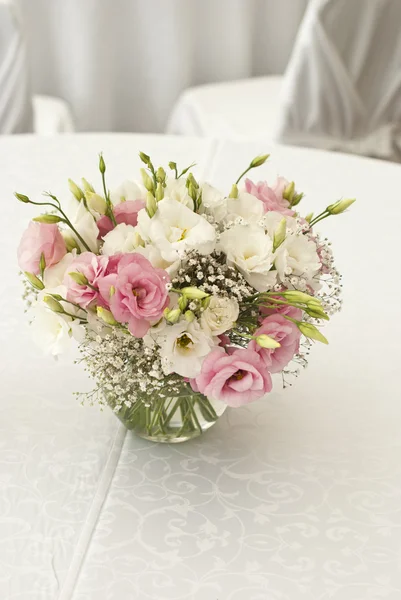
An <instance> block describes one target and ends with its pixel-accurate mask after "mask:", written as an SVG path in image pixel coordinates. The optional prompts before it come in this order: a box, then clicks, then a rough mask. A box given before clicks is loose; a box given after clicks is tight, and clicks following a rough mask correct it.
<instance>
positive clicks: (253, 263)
mask: <svg viewBox="0 0 401 600" xmlns="http://www.w3.org/2000/svg"><path fill="white" fill-rule="evenodd" d="M219 247H220V249H221V250H223V252H224V253H225V254H226V255H227V263H228V264H229V265H231V266H234V267H236V268H237V269H238V270H239V271H240V272H241V273H242V274H243V276H244V277H245V279H246V280H247V281H248V282H249V283H250V284H251V285H252V286H253V287H254V288H255V289H256V290H258V292H264V291H267V290H269V289H270V288H272V287H273V286H274V284H275V283H276V277H277V274H276V272H275V271H271V268H272V266H273V259H274V257H273V242H272V240H271V239H270V237H269V236H268V235H267V234H266V233H265V230H264V229H263V228H262V227H258V226H257V225H236V226H235V227H232V228H231V229H227V230H226V231H224V232H223V233H222V234H221V236H220V246H219Z"/></svg>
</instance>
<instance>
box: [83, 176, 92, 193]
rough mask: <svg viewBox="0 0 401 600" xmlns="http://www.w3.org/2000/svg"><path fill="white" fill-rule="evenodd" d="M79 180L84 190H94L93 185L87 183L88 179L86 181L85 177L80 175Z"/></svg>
mask: <svg viewBox="0 0 401 600" xmlns="http://www.w3.org/2000/svg"><path fill="white" fill-rule="evenodd" d="M81 181H82V188H83V190H84V192H94V191H95V188H94V187H93V185H91V184H90V183H89V181H87V180H86V179H85V177H82V179H81Z"/></svg>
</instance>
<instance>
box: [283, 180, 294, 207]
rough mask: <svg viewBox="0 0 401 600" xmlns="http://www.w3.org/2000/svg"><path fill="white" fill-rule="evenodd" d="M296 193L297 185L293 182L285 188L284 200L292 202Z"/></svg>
mask: <svg viewBox="0 0 401 600" xmlns="http://www.w3.org/2000/svg"><path fill="white" fill-rule="evenodd" d="M294 191H295V183H294V182H293V181H291V183H289V184H288V185H287V187H286V188H285V190H284V192H283V198H284V200H288V202H291V201H292V199H293V197H294ZM291 203H292V202H291Z"/></svg>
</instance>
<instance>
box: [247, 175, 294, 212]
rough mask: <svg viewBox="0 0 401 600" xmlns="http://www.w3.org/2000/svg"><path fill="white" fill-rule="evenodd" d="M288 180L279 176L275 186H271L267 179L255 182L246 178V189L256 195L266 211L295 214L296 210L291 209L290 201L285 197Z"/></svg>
mask: <svg viewBox="0 0 401 600" xmlns="http://www.w3.org/2000/svg"><path fill="white" fill-rule="evenodd" d="M287 184H288V181H287V180H286V179H284V178H283V177H279V178H278V179H277V181H276V183H275V185H274V186H273V187H269V185H268V184H267V181H259V183H253V181H251V180H250V179H245V189H246V191H247V192H248V194H252V196H256V198H258V199H259V200H261V201H262V202H263V204H264V206H265V212H268V211H271V210H273V211H275V212H279V213H281V214H283V215H290V216H293V215H295V212H294V211H293V210H291V209H290V203H289V202H288V200H285V198H283V192H284V190H285V188H286V187H287Z"/></svg>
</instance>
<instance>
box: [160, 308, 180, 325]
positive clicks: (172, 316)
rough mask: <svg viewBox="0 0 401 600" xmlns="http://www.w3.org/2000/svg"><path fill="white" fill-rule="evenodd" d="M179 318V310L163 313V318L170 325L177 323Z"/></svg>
mask: <svg viewBox="0 0 401 600" xmlns="http://www.w3.org/2000/svg"><path fill="white" fill-rule="evenodd" d="M180 317H181V311H180V309H179V308H173V310H169V311H168V313H167V312H165V314H164V318H165V319H166V321H168V322H169V323H171V324H174V323H177V322H178V321H179V319H180Z"/></svg>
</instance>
